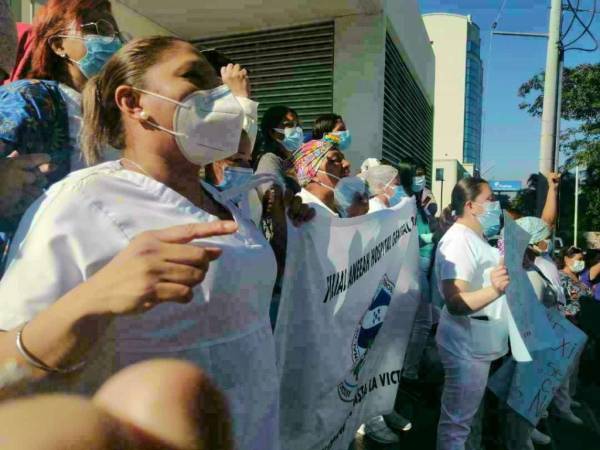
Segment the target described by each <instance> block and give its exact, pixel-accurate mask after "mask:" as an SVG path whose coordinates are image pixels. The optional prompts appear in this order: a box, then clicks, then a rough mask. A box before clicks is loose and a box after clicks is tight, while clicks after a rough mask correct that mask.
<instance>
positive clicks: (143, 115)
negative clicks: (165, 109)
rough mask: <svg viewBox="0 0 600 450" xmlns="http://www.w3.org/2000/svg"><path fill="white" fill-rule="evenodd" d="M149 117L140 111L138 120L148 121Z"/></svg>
mask: <svg viewBox="0 0 600 450" xmlns="http://www.w3.org/2000/svg"><path fill="white" fill-rule="evenodd" d="M149 117H150V116H149V115H148V113H147V112H146V111H144V110H143V109H142V110H141V111H140V119H142V120H148V119H149Z"/></svg>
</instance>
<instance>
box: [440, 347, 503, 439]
mask: <svg viewBox="0 0 600 450" xmlns="http://www.w3.org/2000/svg"><path fill="white" fill-rule="evenodd" d="M438 350H439V354H440V360H441V361H442V365H443V366H444V390H443V392H442V402H441V409H440V421H439V423H438V429H437V447H436V449H437V450H465V444H466V442H467V439H468V438H469V433H470V432H471V428H472V427H473V428H476V429H479V428H480V427H479V426H478V425H479V424H475V423H474V421H480V420H481V418H482V417H481V415H480V414H477V412H478V409H479V408H480V405H481V401H482V400H483V395H484V394H485V388H486V385H487V381H488V375H489V372H490V365H491V362H490V361H485V360H468V359H463V358H457V357H456V356H455V355H454V354H452V353H450V352H448V351H447V350H446V349H445V348H444V347H442V346H441V345H440V343H439V342H438ZM480 438H481V436H476V439H475V440H479V439H480Z"/></svg>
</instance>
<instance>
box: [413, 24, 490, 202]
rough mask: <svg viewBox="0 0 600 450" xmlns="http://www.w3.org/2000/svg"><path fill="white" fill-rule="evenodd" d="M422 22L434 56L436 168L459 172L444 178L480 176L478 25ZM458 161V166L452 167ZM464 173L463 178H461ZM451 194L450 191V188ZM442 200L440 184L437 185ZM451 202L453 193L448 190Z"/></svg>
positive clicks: (480, 90)
mask: <svg viewBox="0 0 600 450" xmlns="http://www.w3.org/2000/svg"><path fill="white" fill-rule="evenodd" d="M423 21H424V23H425V27H426V29H427V33H428V35H429V38H430V40H431V44H432V48H433V51H434V54H435V60H436V68H435V71H436V73H435V102H434V105H435V120H434V132H433V136H434V137H433V160H434V162H433V165H434V169H436V168H444V171H447V170H449V169H450V170H453V169H451V168H452V167H458V165H460V166H461V167H460V169H457V170H458V171H457V172H456V173H452V174H448V173H447V174H446V176H447V177H450V178H451V179H460V177H461V176H462V175H464V174H469V175H476V174H477V173H479V171H480V168H481V136H482V115H483V114H482V101H483V64H482V61H481V50H480V46H481V38H480V32H479V27H478V26H477V25H476V24H475V23H474V22H473V21H472V20H471V16H461V15H457V14H447V13H433V14H425V15H424V16H423ZM451 160H454V161H456V162H457V164H458V165H457V164H454V163H452V164H450V163H449V161H451ZM461 174H462V175H461ZM446 191H449V190H446ZM434 194H435V195H438V196H441V182H437V181H436V182H435V183H434ZM443 197H444V198H442V199H440V201H441V202H442V203H443V204H448V203H449V200H450V192H444V195H443Z"/></svg>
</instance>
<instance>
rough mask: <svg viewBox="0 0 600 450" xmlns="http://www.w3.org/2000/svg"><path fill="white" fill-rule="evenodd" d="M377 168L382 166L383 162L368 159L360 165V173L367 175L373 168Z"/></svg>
mask: <svg viewBox="0 0 600 450" xmlns="http://www.w3.org/2000/svg"><path fill="white" fill-rule="evenodd" d="M376 166H381V161H379V160H378V159H377V158H367V159H365V160H364V161H363V163H362V164H361V165H360V172H361V173H362V174H365V173H367V172H368V171H369V169H370V168H371V167H376Z"/></svg>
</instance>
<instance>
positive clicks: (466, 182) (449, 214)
mask: <svg viewBox="0 0 600 450" xmlns="http://www.w3.org/2000/svg"><path fill="white" fill-rule="evenodd" d="M487 184H488V182H487V181H486V180H484V179H483V178H478V177H468V178H463V179H462V180H460V181H459V182H458V183H456V185H455V186H454V189H452V196H451V203H450V205H449V206H447V207H446V208H444V210H443V211H442V216H441V218H440V229H441V230H442V232H443V233H445V232H446V231H447V230H448V229H449V228H450V227H451V226H452V225H453V224H454V222H455V221H456V218H457V217H462V215H463V214H464V213H465V204H466V203H467V202H472V201H474V200H475V199H476V198H477V196H478V195H479V194H481V191H482V187H483V186H484V185H487Z"/></svg>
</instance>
